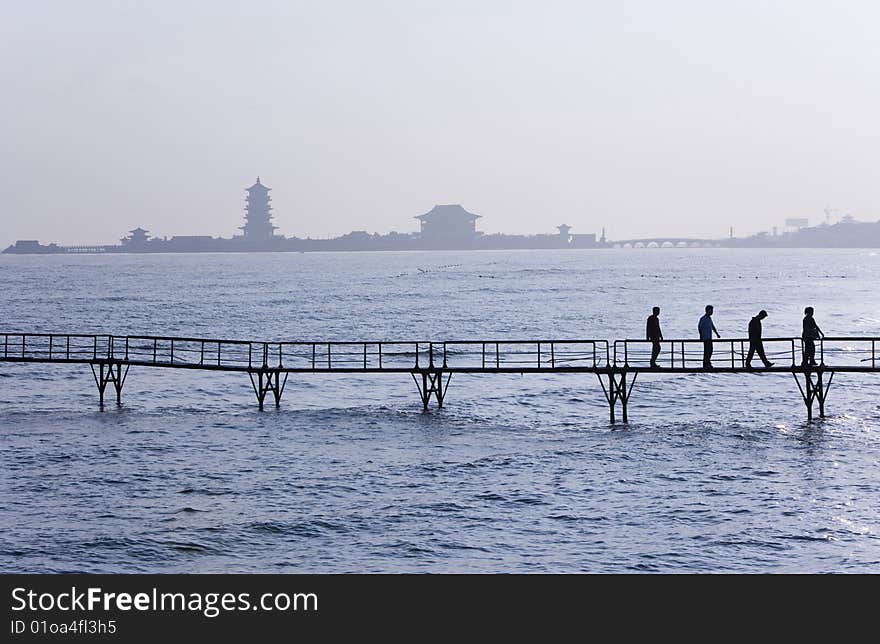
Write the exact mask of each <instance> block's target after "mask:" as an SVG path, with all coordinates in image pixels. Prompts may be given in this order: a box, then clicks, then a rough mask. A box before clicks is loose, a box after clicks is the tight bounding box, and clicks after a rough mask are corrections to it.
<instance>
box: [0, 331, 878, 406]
mask: <svg viewBox="0 0 880 644" xmlns="http://www.w3.org/2000/svg"><path fill="white" fill-rule="evenodd" d="M0 338H2V342H3V344H2V346H0V362H8V363H36V364H88V365H89V366H90V367H91V370H92V374H93V376H94V379H95V384H96V385H97V387H98V392H99V402H100V405H101V407H102V408H103V405H104V393H105V390H106V387H107V385H108V384H109V385H112V386H113V389H114V391H115V392H116V401H117V404H121V401H122V388H123V385H124V384H125V380H126V377H127V375H128V371H129V369H130V368H131V367H159V368H174V369H201V370H210V371H226V372H239V373H246V374H248V376H249V377H250V380H251V384H252V385H253V389H254V393H255V394H256V397H257V402H258V404H259V406H260V409H263V407H264V404H265V399H266V397H267V396H268V395H269V394H270V393H271V394H272V396H273V398H274V401H275V404H276V406H278V405H280V402H281V396H282V394H283V392H284V388H285V385H286V382H287V379H288V376H289V375H290V374H302V373H325V374H326V373H335V374H377V373H391V374H410V375H411V376H412V378H413V380H414V381H415V384H416V388H417V389H418V392H419V397H420V399H421V402H422V405H423V408H424V409H425V410H427V409H428V406H429V403H430V401H431V400H432V399H435V400H436V403H437V406H438V407H442V406H443V402H444V399H445V397H446V390H447V388H448V386H449V381H450V378H451V377H452V375H453V374H503V373H508V374H514V373H515V374H527V373H544V374H550V373H556V374H563V373H570V374H572V373H573V374H594V375H595V376H597V378H598V380H599V383H600V385H601V387H602V391H603V393H604V395H605V399H606V401H607V402H608V405H609V413H610V420H611V422H615V420H616V413H615V412H616V409H617V407H618V405H619V406H620V407H621V411H622V420H623V421H624V422H627V421H628V402H629V398H630V395H631V393H632V389H633V386H634V384H635V381H636V379H637V378H638V376H639V375H640V374H647V373H650V374H654V375H658V376H664V375H672V374H767V373H784V374H792V375H793V376H794V379H795V382H796V383H797V386H798V390H799V392H800V394H801V397H802V399H803V401H804V404H805V406H806V409H807V417H808V419H809V420H812V417H813V405H814V402H816V403H818V406H819V415H820V416H824V415H825V399H826V396H827V393H828V388H829V387H830V385H831V382H832V380H833V378H834V374H835V373H838V372H839V373H880V355H878V353H877V346H878V344H880V338H876V337H826V338H824V339H822V340H817V341H816V361H817V364H816V365H815V366H804V365H802V360H803V343H802V341H801V339H800V338H766V339H764V341H763V342H764V347H765V349H766V352H767V356H768V358H769V359H770V360H771V361H773V362H774V363H775V364H774V366H772V367H769V368H764V367H763V366H760V360H759V359H758V358H757V357H756V358H755V364H756V366H755V368H749V367H747V365H746V356H747V352H748V349H749V341H748V340H747V339H742V338H734V339H721V340H713V341H712V344H713V347H714V352H713V356H712V360H713V365H714V367H713V368H711V369H708V368H704V367H703V364H702V358H703V342H702V341H700V340H692V339H673V340H664V341H662V342H661V354H660V357H659V358H658V364H659V365H660V366H659V368H653V367H651V366H650V354H651V342H649V341H646V340H616V341H613V342H609V341H607V340H458V341H445V342H435V341H410V342H399V341H394V342H257V341H248V340H227V339H216V338H213V339H212V338H185V337H163V336H146V335H145V336H113V335H96V334H49V333H5V334H2V335H0Z"/></svg>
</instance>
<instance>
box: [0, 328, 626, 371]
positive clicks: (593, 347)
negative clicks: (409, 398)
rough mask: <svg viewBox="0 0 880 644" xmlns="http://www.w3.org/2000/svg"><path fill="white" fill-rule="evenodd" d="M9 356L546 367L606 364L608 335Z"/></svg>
mask: <svg viewBox="0 0 880 644" xmlns="http://www.w3.org/2000/svg"><path fill="white" fill-rule="evenodd" d="M2 338H3V346H2V352H3V353H2V355H3V358H4V359H5V360H10V361H22V362H81V363H82V362H85V363H94V362H108V361H119V362H123V363H125V364H128V365H144V366H155V367H180V368H194V369H215V370H224V371H248V370H255V369H272V370H283V371H340V372H345V371H352V372H364V371H367V372H378V371H389V372H395V371H396V372H408V371H413V370H424V369H442V370H448V371H501V372H504V371H511V372H520V371H544V370H554V369H556V370H591V369H602V368H608V367H609V366H610V363H611V353H610V345H609V342H608V341H607V340H497V341H495V340H492V341H482V340H480V341H475V340H461V341H448V342H432V341H421V342H255V341H248V340H225V339H216V338H187V337H167V336H148V335H137V336H110V335H87V334H80V335H72V334H42V333H16V334H4V335H3V336H2Z"/></svg>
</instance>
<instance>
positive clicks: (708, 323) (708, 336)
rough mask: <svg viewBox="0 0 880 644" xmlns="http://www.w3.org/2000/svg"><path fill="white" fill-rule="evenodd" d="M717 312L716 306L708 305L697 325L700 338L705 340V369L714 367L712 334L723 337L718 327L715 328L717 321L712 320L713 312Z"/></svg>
mask: <svg viewBox="0 0 880 644" xmlns="http://www.w3.org/2000/svg"><path fill="white" fill-rule="evenodd" d="M714 312H715V307H714V306H712V305H711V304H708V305H706V314H705V315H704V316H703V317H701V318H700V322H699V324H698V325H697V330H698V331H699V332H700V340H702V341H703V368H704V369H713V368H714V367H712V334H713V333H714V334H715V335H717V336H718V338H719V339H721V334H720V333H718V329H716V328H715V323H714V322H712V314H713V313H714Z"/></svg>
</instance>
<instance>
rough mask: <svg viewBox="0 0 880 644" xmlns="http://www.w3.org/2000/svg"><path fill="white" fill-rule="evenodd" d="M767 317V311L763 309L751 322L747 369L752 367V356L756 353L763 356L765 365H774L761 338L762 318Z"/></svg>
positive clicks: (762, 359)
mask: <svg viewBox="0 0 880 644" xmlns="http://www.w3.org/2000/svg"><path fill="white" fill-rule="evenodd" d="M765 317H767V311H761V312H760V313H758V315H756V316H755V317H753V318H752V321H751V322H749V355H748V357H747V358H746V369H751V368H752V358H753V357H755V353H757V354H758V357H759V358H761V362H763V363H764V366H765V367H772V366H773V363H772V362H770V361H769V360H768V359H767V356H766V355H764V342H763V341H762V340H761V320H763V319H764V318H765Z"/></svg>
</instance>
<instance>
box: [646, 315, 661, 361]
mask: <svg viewBox="0 0 880 644" xmlns="http://www.w3.org/2000/svg"><path fill="white" fill-rule="evenodd" d="M659 316H660V307H659V306H655V307H654V308H653V309H652V314H651V315H649V316H648V324H647V325H646V327H645V336H646V337H647V339H648V340H650V341H651V342H652V343H653V344H652V345H651V368H652V369H658V368H659V365H658V364H657V356H659V355H660V341H661V340H663V332H662V331H661V330H660V317H659Z"/></svg>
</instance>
